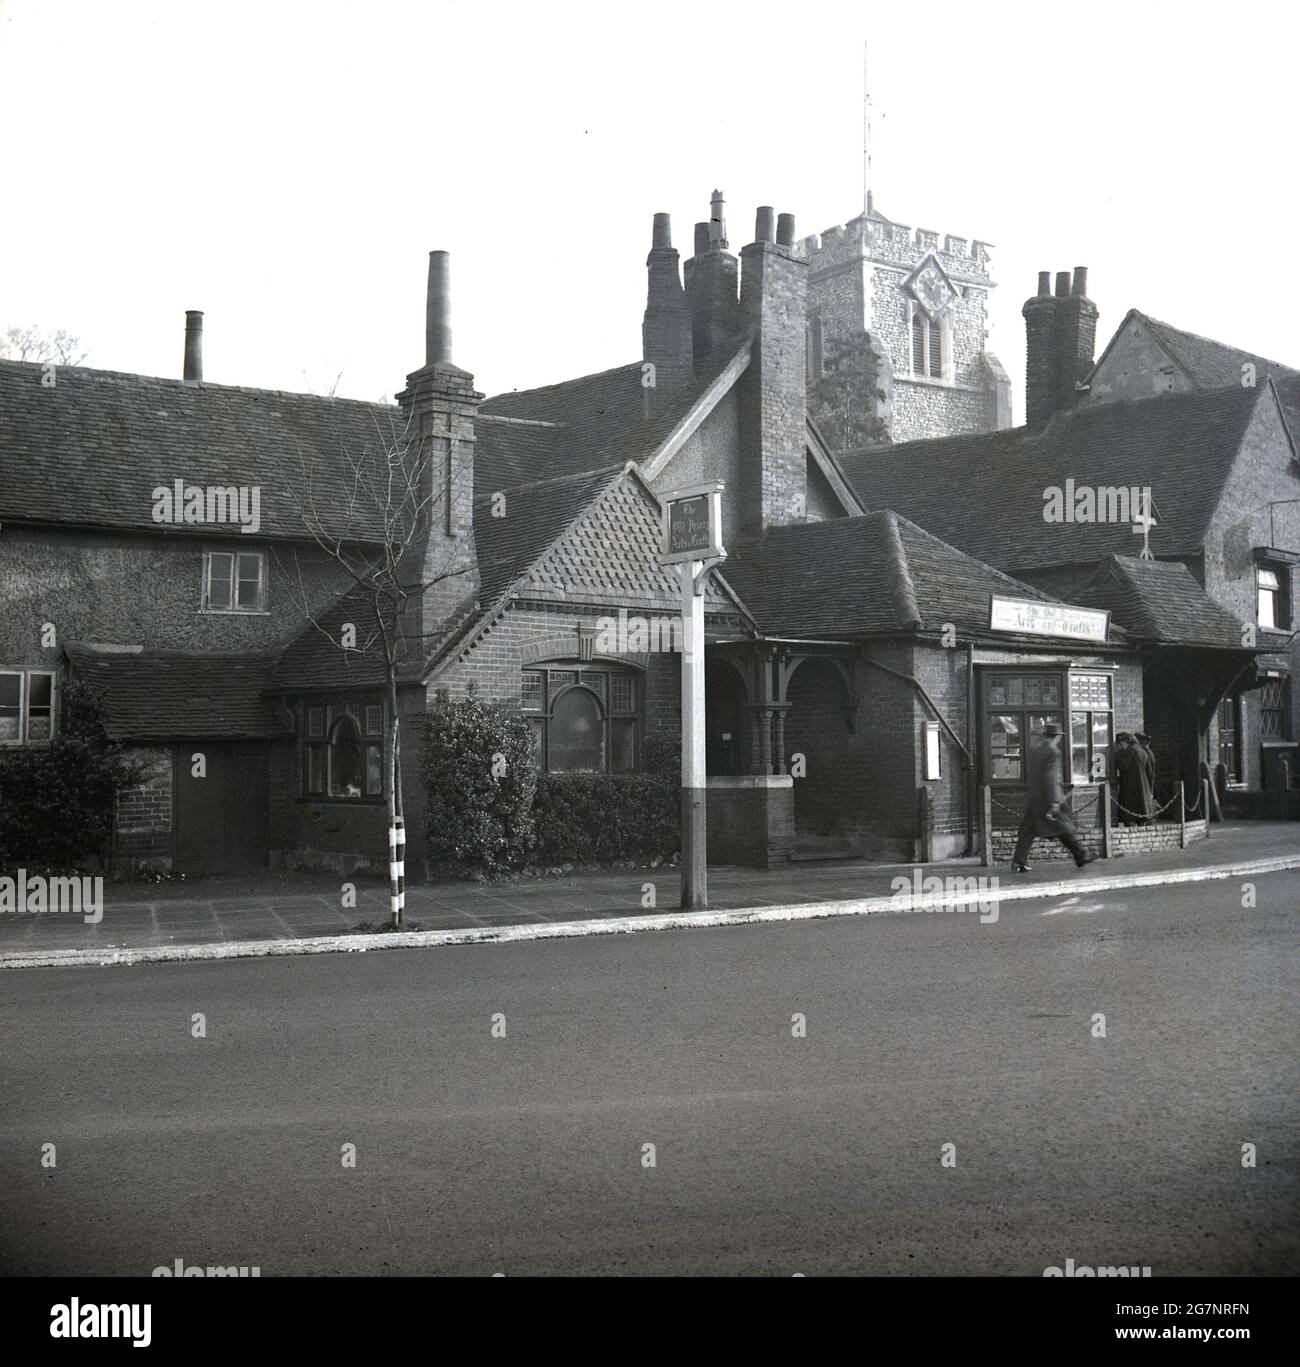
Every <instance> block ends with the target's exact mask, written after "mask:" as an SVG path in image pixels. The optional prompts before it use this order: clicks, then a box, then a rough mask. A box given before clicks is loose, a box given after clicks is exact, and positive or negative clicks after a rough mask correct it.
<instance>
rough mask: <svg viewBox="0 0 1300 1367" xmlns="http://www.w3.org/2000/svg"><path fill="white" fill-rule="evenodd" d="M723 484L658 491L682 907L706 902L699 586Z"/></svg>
mask: <svg viewBox="0 0 1300 1367" xmlns="http://www.w3.org/2000/svg"><path fill="white" fill-rule="evenodd" d="M722 488H723V486H722V484H721V483H720V482H718V483H713V484H695V485H691V486H690V487H688V488H685V489H675V490H674V491H673V492H672V493H668V494H664V495H663V542H662V547H661V551H660V556H659V558H660V560H661V561H662V562H663V563H664V564H665V565H676V566H677V572H678V574H679V576H680V578H681V586H682V906H684V907H694V908H697V909H699V908H703V907H707V906H708V905H709V887H708V856H707V851H706V848H705V846H706V841H707V831H708V827H707V824H706V810H705V802H706V798H707V792H706V789H707V786H708V776H707V773H706V771H705V759H704V754H705V747H704V586H705V583H706V581H707V577H708V573H709V571H710V570H711V569H712V568H713V567H714V566H715V565H717V564H719V563H720V562H721V561H722V560H723V559H724V558H725V557H726V554H727V553H726V551H724V550H723V549H722Z"/></svg>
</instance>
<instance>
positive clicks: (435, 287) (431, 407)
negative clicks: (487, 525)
mask: <svg viewBox="0 0 1300 1367" xmlns="http://www.w3.org/2000/svg"><path fill="white" fill-rule="evenodd" d="M424 317H425V330H424V346H425V363H424V365H423V366H421V367H420V369H419V370H416V371H413V372H412V373H411V374H410V375H408V376H407V377H406V388H405V389H404V390H403V391H402V392H401V393H400V394H399V395H398V396H397V402H398V403H399V404H400V405H401V408H402V412H403V414H404V415H405V417H406V420H407V431H408V433H409V445H408V447H407V459H408V460H411V461H412V462H414V461H419V462H420V466H419V468H420V469H421V474H422V478H423V481H424V485H425V488H426V490H427V496H428V504H427V511H426V512H425V513H424V515H423V522H422V525H421V532H420V537H419V539H418V544H415V545H413V546H412V547H411V548H410V551H409V553H408V558H409V560H410V564H409V566H408V567H407V569H406V570H405V571H404V573H405V575H406V577H407V580H408V581H409V582H411V583H424V584H427V585H429V587H428V588H426V589H425V590H424V592H423V594H414V595H412V599H411V602H410V605H409V612H410V614H411V617H412V622H411V623H410V625H409V627H408V631H409V634H408V638H407V639H408V640H410V641H414V642H416V643H417V644H416V646H415V647H414V649H413V656H412V659H410V660H408V661H407V666H408V667H413V668H416V669H418V668H419V667H420V666H421V664H422V663H423V657H422V650H423V644H422V643H427V642H429V641H432V640H435V639H436V638H437V636H438V634H439V633H440V632H443V631H445V630H446V627H447V624H448V622H450V621H451V620H453V619H454V618H455V617H457V616H458V615H459V614H461V613H463V612H465V611H467V610H468V609H469V607H470V606H471V605H472V604H473V602H474V600H475V598H476V597H477V595H478V589H479V573H478V557H477V555H476V552H475V546H474V444H475V441H476V435H477V434H476V428H477V422H478V406H479V404H480V403H482V402H483V395H482V394H479V393H477V392H475V389H474V377H473V375H471V374H469V373H468V372H467V371H464V370H461V369H460V367H459V366H456V365H453V364H452V360H451V262H450V258H449V257H448V255H447V253H446V252H430V253H429V283H428V289H427V291H426V295H425V315H424ZM417 619H418V620H417Z"/></svg>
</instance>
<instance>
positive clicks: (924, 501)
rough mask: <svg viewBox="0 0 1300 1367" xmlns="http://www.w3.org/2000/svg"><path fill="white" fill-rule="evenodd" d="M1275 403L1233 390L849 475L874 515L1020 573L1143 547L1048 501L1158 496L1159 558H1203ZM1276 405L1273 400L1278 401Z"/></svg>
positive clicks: (874, 458) (1144, 405)
mask: <svg viewBox="0 0 1300 1367" xmlns="http://www.w3.org/2000/svg"><path fill="white" fill-rule="evenodd" d="M1268 392H1269V385H1268V384H1267V382H1266V383H1265V384H1264V385H1263V386H1261V387H1259V388H1256V389H1244V388H1242V387H1241V386H1240V385H1239V384H1238V385H1234V386H1232V387H1230V388H1224V389H1213V390H1193V391H1191V392H1189V393H1181V394H1160V395H1157V396H1155V397H1153V398H1147V399H1136V400H1125V401H1120V402H1116V403H1104V404H1103V403H1099V404H1092V405H1089V406H1088V407H1085V408H1081V409H1076V410H1074V411H1073V412H1071V413H1066V414H1058V415H1057V416H1056V417H1055V418H1053V420H1052V421H1051V422H1050V423H1049V424H1048V425H1047V427H1046V428H1044V429H1042V430H1041V431H1035V432H1030V431H1029V430H1028V429H1026V428H1023V427H1017V428H1011V429H1009V430H1005V431H1001V432H986V433H981V434H979V435H975V436H964V437H945V438H938V439H935V440H932V441H913V442H904V443H900V444H899V445H896V446H889V447H881V448H874V449H869V450H863V451H850V452H846V453H844V454H841V456H840V465H841V466H842V468H843V469H844V472H845V474H846V475H847V476H848V478H849V481H850V483H851V484H852V485H853V487H854V488H855V489H856V490H857V493H858V495H859V497H860V498H861V499H862V501H863V503H864V505H865V506H866V507H868V508H893V509H895V510H896V511H897V512H899V513H901V514H902V515H903V516H905V517H908V518H910V519H911V520H912V521H914V522H917V523H919V524H920V525H921V526H923V527H926V528H927V529H929V530H930V531H932V532H933V533H934V534H935V535H936V536H938V537H940V538H941V539H942V540H944V541H946V542H948V543H949V544H951V545H954V546H959V547H960V548H961V549H962V550H963V551H966V552H967V553H968V554H970V555H973V556H975V557H976V558H977V559H979V560H983V561H984V562H986V563H987V564H993V565H998V566H1000V567H1001V568H1003V569H1005V570H1007V571H1008V572H1011V573H1016V572H1019V571H1027V570H1029V569H1032V568H1037V567H1041V566H1046V565H1058V564H1066V563H1071V562H1074V563H1079V562H1095V561H1098V560H1101V559H1103V558H1104V557H1106V556H1107V555H1112V554H1116V555H1128V554H1131V553H1132V552H1133V551H1134V549H1136V548H1138V546H1139V544H1140V543H1139V542H1138V541H1137V540H1136V539H1135V536H1134V530H1133V525H1132V523H1131V522H1121V523H1105V522H1100V523H1099V522H1091V523H1087V522H1072V523H1071V522H1047V521H1045V520H1044V516H1043V514H1044V511H1045V509H1046V507H1047V505H1046V503H1045V498H1044V494H1045V491H1046V490H1047V489H1049V488H1051V487H1055V488H1058V489H1061V490H1062V491H1064V490H1065V486H1066V480H1067V479H1073V480H1074V482H1075V486H1076V488H1079V487H1082V486H1085V485H1087V486H1092V487H1095V488H1107V487H1110V488H1118V487H1123V488H1133V487H1135V486H1136V487H1138V488H1142V487H1144V486H1150V489H1151V498H1152V503H1153V505H1154V511H1155V514H1156V517H1157V519H1158V525H1157V526H1154V527H1153V528H1152V529H1151V532H1150V547H1151V550H1152V553H1153V554H1154V555H1156V556H1165V557H1170V558H1172V557H1176V556H1180V555H1190V554H1195V553H1197V552H1198V551H1199V550H1200V549H1201V547H1202V545H1203V543H1204V540H1205V537H1206V534H1207V531H1208V528H1209V525H1210V520H1211V517H1212V516H1213V513H1214V510H1215V508H1216V507H1217V506H1218V503H1219V499H1220V496H1221V493H1222V490H1223V487H1224V484H1225V482H1226V480H1227V478H1228V474H1229V471H1230V470H1231V469H1232V465H1233V462H1234V461H1235V459H1236V457H1237V453H1238V451H1239V450H1240V448H1241V443H1242V438H1243V436H1244V434H1245V431H1246V427H1247V424H1248V423H1249V422H1250V419H1251V416H1252V414H1253V412H1254V410H1255V405H1256V404H1257V403H1258V402H1260V399H1261V396H1262V395H1265V394H1266V393H1268ZM1269 402H1271V399H1270V400H1269Z"/></svg>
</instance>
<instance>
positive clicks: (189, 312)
mask: <svg viewBox="0 0 1300 1367" xmlns="http://www.w3.org/2000/svg"><path fill="white" fill-rule="evenodd" d="M182 376H183V378H184V380H185V383H186V384H202V383H203V314H202V312H201V311H200V310H199V309H186V310H185V369H184V370H183V371H182Z"/></svg>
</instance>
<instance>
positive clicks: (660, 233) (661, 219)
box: [651, 214, 673, 249]
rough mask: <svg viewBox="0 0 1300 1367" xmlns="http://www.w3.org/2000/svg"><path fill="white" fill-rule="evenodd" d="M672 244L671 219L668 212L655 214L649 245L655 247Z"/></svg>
mask: <svg viewBox="0 0 1300 1367" xmlns="http://www.w3.org/2000/svg"><path fill="white" fill-rule="evenodd" d="M672 245H673V230H672V220H671V218H670V217H669V215H668V214H656V215H655V226H654V238H653V240H652V242H651V246H652V247H654V248H655V249H660V248H663V247H671V246H672Z"/></svg>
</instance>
